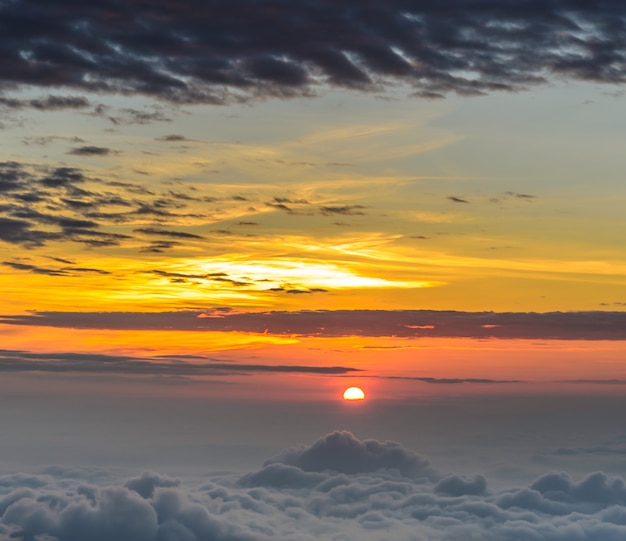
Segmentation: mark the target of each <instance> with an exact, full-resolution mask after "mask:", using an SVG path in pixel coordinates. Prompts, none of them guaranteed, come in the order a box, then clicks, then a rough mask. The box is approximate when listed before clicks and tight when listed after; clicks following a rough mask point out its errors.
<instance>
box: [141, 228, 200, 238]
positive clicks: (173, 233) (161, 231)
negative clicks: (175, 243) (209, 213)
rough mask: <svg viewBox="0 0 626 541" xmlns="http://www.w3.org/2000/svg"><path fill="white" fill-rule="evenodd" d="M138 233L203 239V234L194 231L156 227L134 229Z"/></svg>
mask: <svg viewBox="0 0 626 541" xmlns="http://www.w3.org/2000/svg"><path fill="white" fill-rule="evenodd" d="M134 231H135V232H136V233H143V234H144V235H157V236H161V237H175V238H181V239H202V238H204V237H202V236H201V235H196V234H194V233H187V232H185V231H171V230H165V229H156V228H154V227H142V228H139V229H135V230H134Z"/></svg>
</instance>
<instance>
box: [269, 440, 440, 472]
mask: <svg viewBox="0 0 626 541" xmlns="http://www.w3.org/2000/svg"><path fill="white" fill-rule="evenodd" d="M272 464H285V465H287V466H295V467H297V468H300V469H301V470H303V471H306V472H324V471H334V472H338V473H346V474H354V473H369V472H376V471H379V470H383V469H384V470H397V471H399V472H400V473H401V474H402V475H404V476H408V477H432V476H434V475H436V474H435V472H434V470H433V469H432V468H431V467H430V464H429V463H428V461H427V460H426V459H424V458H422V457H420V456H419V455H417V454H416V453H414V452H412V451H409V450H407V449H405V448H404V447H402V446H401V445H400V444H398V443H396V442H392V441H385V442H379V441H377V440H363V441H361V440H359V439H357V438H356V437H355V436H354V435H353V434H352V433H350V432H348V431H345V430H344V431H336V432H332V433H331V434H327V435H326V436H324V437H323V438H320V439H319V440H317V441H316V442H314V443H313V444H312V445H310V446H302V447H298V448H293V449H288V450H286V451H285V452H283V453H282V454H281V455H279V456H278V457H276V458H273V459H271V460H268V461H267V462H266V463H265V465H266V466H271V465H272Z"/></svg>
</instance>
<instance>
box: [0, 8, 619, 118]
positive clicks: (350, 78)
mask: <svg viewBox="0 0 626 541" xmlns="http://www.w3.org/2000/svg"><path fill="white" fill-rule="evenodd" d="M0 21H1V23H0V36H1V37H0V51H2V53H1V54H2V68H1V69H0V81H1V84H2V88H4V89H5V90H12V89H15V88H19V87H24V86H26V87H33V86H35V87H56V88H67V89H70V90H72V91H77V90H82V91H95V92H109V93H125V94H128V93H131V94H142V95H148V96H153V97H157V98H161V99H165V100H170V101H174V102H187V103H190V102H204V103H217V104H222V103H227V102H232V101H237V100H239V101H242V100H249V99H254V98H265V97H269V96H274V97H289V96H302V95H311V94H312V93H315V92H317V91H318V90H320V89H323V88H327V87H343V88H351V89H358V90H375V89H383V88H389V87H392V86H394V85H397V84H399V83H406V84H408V85H411V86H412V87H413V88H414V89H415V93H416V94H418V95H421V96H425V97H441V96H443V95H445V94H447V93H449V92H456V93H458V94H463V95H467V94H479V93H485V92H489V91H493V90H508V91H514V90H519V89H522V88H525V87H529V86H532V85H536V84H539V83H542V82H545V81H546V80H547V79H550V78H552V77H555V76H556V77H565V78H573V79H579V80H588V81H595V82H601V83H618V84H619V83H623V82H624V80H625V79H626V64H625V62H624V59H625V54H626V46H625V45H624V44H625V43H626V40H625V39H624V37H625V34H626V30H625V21H626V6H625V5H624V3H623V2H621V1H619V0H603V1H600V2H580V1H577V0H560V1H558V2H556V1H555V2H536V1H532V0H523V1H515V2H511V1H505V2H502V1H500V0H486V1H475V0H440V1H438V2H421V1H418V0H386V1H384V2H383V1H380V2H362V1H361V0H341V1H339V2H337V1H336V0H316V1H315V2H313V1H308V2H297V3H289V2H287V3H285V2H281V1H279V0H264V1H261V2H259V1H258V0H230V1H228V2H224V1H221V0H209V1H201V0H189V1H187V2H185V3H183V4H181V3H180V2H175V1H170V0H142V1H139V2H132V3H124V2H118V1H115V0H102V1H101V2H97V3H92V2H89V3H83V2H74V1H69V0H5V1H3V2H0ZM71 98H72V99H75V97H73V96H72V97H71ZM61 105H62V106H66V104H65V103H62V104H61ZM76 106H82V103H77V104H76Z"/></svg>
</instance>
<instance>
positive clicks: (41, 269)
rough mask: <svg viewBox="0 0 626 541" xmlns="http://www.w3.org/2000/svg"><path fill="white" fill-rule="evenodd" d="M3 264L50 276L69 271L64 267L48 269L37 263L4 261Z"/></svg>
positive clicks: (60, 274) (64, 274)
mask: <svg viewBox="0 0 626 541" xmlns="http://www.w3.org/2000/svg"><path fill="white" fill-rule="evenodd" d="M2 264H3V265H4V266H5V267H11V268H12V269H15V270H21V271H28V272H32V273H34V274H47V275H48V276H67V275H68V273H67V272H66V271H65V270H63V269H48V268H44V267H37V266H36V265H29V264H27V263H19V262H17V261H3V262H2Z"/></svg>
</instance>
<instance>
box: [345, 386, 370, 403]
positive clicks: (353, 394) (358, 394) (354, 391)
mask: <svg viewBox="0 0 626 541" xmlns="http://www.w3.org/2000/svg"><path fill="white" fill-rule="evenodd" d="M343 399H344V400H350V401H352V400H365V393H364V392H363V389H361V388H359V387H348V388H347V389H346V390H345V391H344V392H343Z"/></svg>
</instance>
